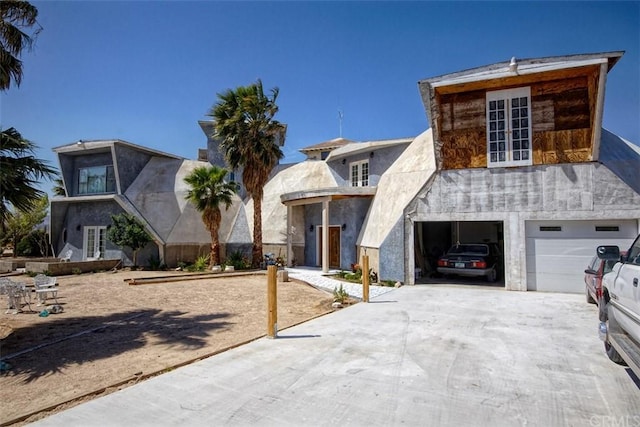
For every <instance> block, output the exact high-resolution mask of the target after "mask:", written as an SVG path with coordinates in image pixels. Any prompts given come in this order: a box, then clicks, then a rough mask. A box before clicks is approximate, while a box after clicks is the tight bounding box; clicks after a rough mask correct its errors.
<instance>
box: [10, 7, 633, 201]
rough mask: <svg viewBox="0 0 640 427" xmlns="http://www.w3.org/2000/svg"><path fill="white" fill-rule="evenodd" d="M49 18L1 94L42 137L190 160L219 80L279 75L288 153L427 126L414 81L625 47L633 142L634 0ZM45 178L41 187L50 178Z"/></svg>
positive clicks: (131, 11) (615, 81)
mask: <svg viewBox="0 0 640 427" xmlns="http://www.w3.org/2000/svg"><path fill="white" fill-rule="evenodd" d="M32 3H33V4H34V5H35V6H36V7H37V8H38V10H39V22H40V24H41V25H42V27H43V30H42V32H41V33H40V36H39V37H38V39H37V43H36V45H35V47H34V49H33V50H32V51H31V52H26V53H25V54H24V55H23V57H22V59H23V61H24V78H23V83H22V85H21V86H20V87H19V88H16V87H12V88H11V89H10V90H9V91H7V92H4V93H0V101H1V103H0V107H1V110H0V125H1V126H2V128H3V129H5V128H8V127H15V128H16V129H18V130H19V131H20V132H21V133H22V134H23V136H24V137H26V138H27V139H29V140H31V141H33V142H35V143H36V144H37V145H38V146H39V147H40V149H39V150H38V153H37V155H38V157H40V158H42V159H45V160H48V161H50V162H51V163H52V164H53V165H54V166H56V167H58V164H57V160H56V159H55V157H54V155H53V153H52V151H51V148H53V147H56V146H60V145H64V144H70V143H73V142H75V141H77V140H79V139H84V140H89V139H111V138H119V139H123V140H126V141H129V142H132V143H134V144H139V145H143V146H147V147H150V148H153V149H157V150H161V151H165V152H169V153H172V154H177V155H180V156H183V157H186V158H191V159H193V158H196V156H197V150H198V148H204V147H205V146H206V138H205V135H204V134H203V133H202V130H201V129H200V127H199V126H198V123H197V122H198V120H203V119H207V116H206V115H207V113H208V111H209V110H210V109H211V107H212V106H213V105H214V104H215V102H216V100H217V97H216V95H217V94H218V93H221V92H223V91H225V90H226V89H228V88H235V87H237V86H240V85H248V84H250V83H252V82H254V81H256V79H258V78H260V79H262V81H263V84H264V87H265V89H270V88H272V87H274V86H277V87H279V89H280V96H279V98H278V105H279V106H280V112H279V113H278V115H277V119H278V120H280V121H282V122H284V123H287V124H288V133H287V140H286V144H285V147H284V152H285V158H284V160H283V162H285V163H290V162H295V161H300V160H302V159H303V156H302V154H301V153H299V151H298V150H299V149H300V148H303V147H305V146H308V145H313V144H317V143H320V142H323V141H327V140H329V139H332V138H336V137H338V136H340V125H339V120H338V111H339V110H341V111H343V115H344V119H343V124H342V136H344V137H345V138H349V139H353V140H359V141H367V140H375V139H386V138H398V137H407V136H415V135H417V134H419V133H421V132H422V131H424V130H425V129H427V128H428V127H429V123H428V121H427V117H426V114H425V112H424V107H423V105H422V102H421V100H420V95H419V92H418V87H417V82H418V81H419V80H421V79H425V78H429V77H434V76H438V75H441V74H446V73H451V72H455V71H460V70H464V69H468V68H474V67H478V66H483V65H488V64H492V63H496V62H501V61H506V60H509V59H510V58H511V57H512V56H515V57H516V58H535V57H546V56H556V55H568V54H579V53H595V52H608V51H618V50H623V51H625V52H626V53H625V55H624V56H623V57H622V59H621V60H620V61H619V62H618V64H617V65H616V66H615V67H614V68H613V69H612V70H611V72H610V73H609V75H608V81H607V90H606V98H605V112H604V126H605V127H606V128H607V129H609V130H610V131H612V132H614V133H616V134H618V135H620V136H622V137H624V138H626V139H628V140H631V141H632V142H634V143H636V144H638V143H640V56H639V55H640V2H637V1H636V2H481V1H478V2H429V1H423V2H358V1H351V2H217V1H193V2H189V1H106V2H97V1H65V2H58V1H43V2H40V1H34V2H32ZM44 189H46V190H49V189H50V185H44Z"/></svg>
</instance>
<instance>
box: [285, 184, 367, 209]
mask: <svg viewBox="0 0 640 427" xmlns="http://www.w3.org/2000/svg"><path fill="white" fill-rule="evenodd" d="M375 194H376V187H331V188H319V189H316V190H306V191H294V192H291V193H284V194H281V195H280V202H281V203H282V204H284V205H287V206H295V205H307V204H312V203H320V202H323V201H330V200H339V199H348V198H354V197H369V198H371V197H373V196H375Z"/></svg>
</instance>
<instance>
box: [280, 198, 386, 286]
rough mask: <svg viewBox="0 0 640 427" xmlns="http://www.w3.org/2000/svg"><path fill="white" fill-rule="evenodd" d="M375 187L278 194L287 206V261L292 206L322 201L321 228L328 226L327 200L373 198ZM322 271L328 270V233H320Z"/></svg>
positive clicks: (288, 256)
mask: <svg viewBox="0 0 640 427" xmlns="http://www.w3.org/2000/svg"><path fill="white" fill-rule="evenodd" d="M375 194H376V187H331V188H318V189H315V190H304V191H294V192H291V193H285V194H282V195H280V202H281V203H282V204H284V205H285V206H286V207H287V263H288V266H289V267H291V264H290V261H289V260H291V255H292V253H293V251H292V246H291V234H292V233H291V215H292V209H293V207H294V206H301V205H310V204H314V203H322V229H323V230H327V227H328V226H329V202H331V201H333V200H341V199H350V198H361V197H366V198H373V196H375ZM322 272H323V273H325V274H326V273H328V272H329V233H323V234H322Z"/></svg>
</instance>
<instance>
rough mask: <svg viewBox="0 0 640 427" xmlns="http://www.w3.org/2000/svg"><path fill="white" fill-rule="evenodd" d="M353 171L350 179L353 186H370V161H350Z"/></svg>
mask: <svg viewBox="0 0 640 427" xmlns="http://www.w3.org/2000/svg"><path fill="white" fill-rule="evenodd" d="M350 166H351V173H350V181H351V186H352V187H368V186H369V161H368V160H363V161H361V162H354V163H350Z"/></svg>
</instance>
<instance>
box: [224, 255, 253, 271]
mask: <svg viewBox="0 0 640 427" xmlns="http://www.w3.org/2000/svg"><path fill="white" fill-rule="evenodd" d="M227 265H232V266H233V268H234V269H236V270H246V269H248V268H251V260H250V259H249V257H247V256H246V255H245V254H244V252H242V251H240V250H237V251H234V252H232V253H231V254H230V255H229V256H228V257H227V260H226V261H225V262H224V266H225V267H226V266H227ZM223 270H224V268H223Z"/></svg>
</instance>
